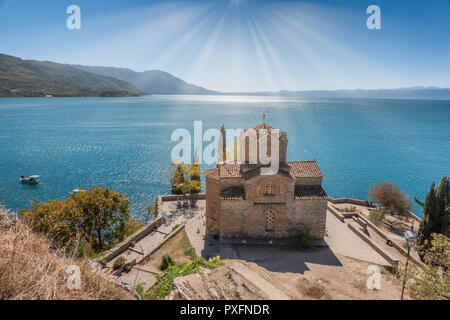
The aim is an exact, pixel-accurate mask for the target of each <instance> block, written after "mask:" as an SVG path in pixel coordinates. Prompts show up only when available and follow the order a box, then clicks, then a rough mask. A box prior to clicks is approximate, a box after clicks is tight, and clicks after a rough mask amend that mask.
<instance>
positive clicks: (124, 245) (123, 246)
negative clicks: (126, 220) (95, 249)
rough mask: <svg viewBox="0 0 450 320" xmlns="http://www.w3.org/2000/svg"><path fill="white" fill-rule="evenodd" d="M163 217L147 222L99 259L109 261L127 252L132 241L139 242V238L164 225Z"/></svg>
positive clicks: (98, 259)
mask: <svg viewBox="0 0 450 320" xmlns="http://www.w3.org/2000/svg"><path fill="white" fill-rule="evenodd" d="M162 223H163V219H162V217H159V218H157V219H156V220H155V221H153V222H152V223H150V224H147V225H145V226H143V227H142V228H140V229H139V230H137V231H136V232H135V233H133V234H132V235H131V236H129V237H128V238H126V239H125V240H124V241H122V242H121V243H119V244H118V245H117V246H115V247H114V248H112V249H111V250H109V251H107V252H106V253H105V254H104V255H103V256H101V257H100V258H97V261H104V262H106V263H108V262H109V261H111V260H112V259H114V258H115V257H117V256H118V255H120V254H122V253H123V252H125V251H126V250H127V249H128V247H129V246H130V244H131V242H138V241H139V240H142V239H143V238H145V237H146V236H148V235H149V234H150V233H151V232H152V231H153V230H155V229H157V228H158V227H159V226H160V225H162Z"/></svg>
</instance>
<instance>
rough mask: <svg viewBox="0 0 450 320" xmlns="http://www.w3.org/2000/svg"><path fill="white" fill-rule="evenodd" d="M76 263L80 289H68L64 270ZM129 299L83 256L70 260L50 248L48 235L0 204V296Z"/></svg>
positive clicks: (2, 298) (24, 298) (128, 296)
mask: <svg viewBox="0 0 450 320" xmlns="http://www.w3.org/2000/svg"><path fill="white" fill-rule="evenodd" d="M71 265H77V266H78V267H79V268H80V272H81V289H79V290H69V289H68V287H67V279H68V277H69V276H70V275H71V274H66V270H67V269H68V267H69V266H71ZM6 299H12V300H52V299H56V300H72V299H75V300H92V299H95V300H107V299H132V296H131V295H130V293H128V292H127V291H126V290H124V289H122V288H120V287H118V286H117V285H115V284H114V283H112V282H110V281H108V280H106V279H104V278H103V277H101V276H100V275H98V274H96V273H95V272H93V271H92V269H91V268H90V266H89V265H88V264H87V261H86V260H73V259H71V258H68V257H66V256H64V255H63V254H62V252H60V251H58V250H52V249H51V243H50V241H49V240H48V239H46V238H43V237H41V236H39V235H37V234H36V233H34V232H33V231H32V230H30V228H28V227H27V226H26V225H25V224H24V223H22V221H21V220H20V219H18V218H15V217H12V218H7V217H6V212H5V211H4V210H2V208H0V300H6Z"/></svg>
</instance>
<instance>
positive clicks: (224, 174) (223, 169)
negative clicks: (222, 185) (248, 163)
mask: <svg viewBox="0 0 450 320" xmlns="http://www.w3.org/2000/svg"><path fill="white" fill-rule="evenodd" d="M219 170H220V171H219V173H220V177H221V178H234V177H236V178H237V177H240V176H241V166H240V164H238V163H224V164H221V165H219Z"/></svg>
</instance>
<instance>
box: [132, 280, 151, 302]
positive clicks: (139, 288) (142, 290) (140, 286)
mask: <svg viewBox="0 0 450 320" xmlns="http://www.w3.org/2000/svg"><path fill="white" fill-rule="evenodd" d="M135 290H136V293H137V294H138V296H139V297H140V298H141V299H142V300H147V299H148V297H149V292H148V290H145V288H144V284H143V283H139V284H138V285H137V286H136V288H135Z"/></svg>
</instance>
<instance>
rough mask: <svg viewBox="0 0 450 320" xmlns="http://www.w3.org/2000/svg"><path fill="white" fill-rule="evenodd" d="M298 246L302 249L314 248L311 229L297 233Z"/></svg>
mask: <svg viewBox="0 0 450 320" xmlns="http://www.w3.org/2000/svg"><path fill="white" fill-rule="evenodd" d="M296 241H297V247H298V248H300V249H311V248H312V246H313V245H312V237H311V234H310V233H309V230H306V231H301V232H299V233H298V234H297V238H296Z"/></svg>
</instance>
